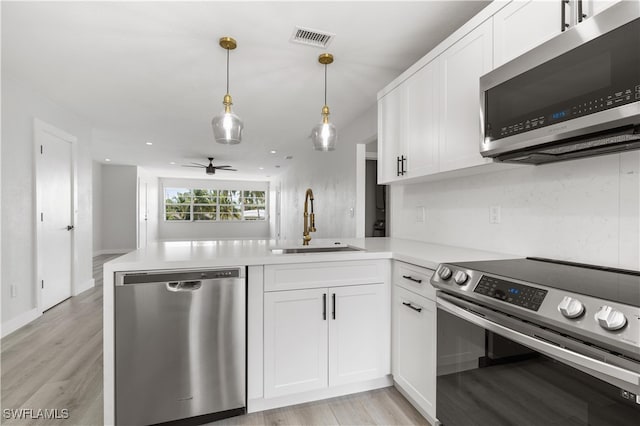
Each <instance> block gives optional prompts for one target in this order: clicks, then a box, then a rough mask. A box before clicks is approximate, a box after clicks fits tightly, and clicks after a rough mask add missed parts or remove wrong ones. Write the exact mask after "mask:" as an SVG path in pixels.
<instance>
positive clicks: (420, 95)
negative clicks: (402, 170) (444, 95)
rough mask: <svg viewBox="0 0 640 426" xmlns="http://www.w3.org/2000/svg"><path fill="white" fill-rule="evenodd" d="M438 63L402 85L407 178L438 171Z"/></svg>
mask: <svg viewBox="0 0 640 426" xmlns="http://www.w3.org/2000/svg"><path fill="white" fill-rule="evenodd" d="M437 72H438V68H437V64H436V62H435V61H434V62H431V63H429V64H427V65H426V66H425V67H423V68H422V69H420V70H419V71H418V72H417V73H415V74H414V75H412V76H411V77H410V78H409V79H407V81H405V82H404V83H403V87H402V88H403V90H404V91H405V98H406V101H405V102H406V103H405V105H406V106H405V109H404V114H405V117H406V127H405V140H406V142H405V143H406V154H405V155H406V157H407V161H406V170H407V174H406V177H416V176H424V175H429V174H432V173H437V172H438V138H439V137H440V135H439V129H438V125H439V119H440V117H439V114H438V106H437V100H438V99H437V98H438V92H437V87H438V85H437V83H438V79H437Z"/></svg>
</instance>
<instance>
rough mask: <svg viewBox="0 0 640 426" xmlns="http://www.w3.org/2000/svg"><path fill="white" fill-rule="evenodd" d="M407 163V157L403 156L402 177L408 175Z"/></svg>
mask: <svg viewBox="0 0 640 426" xmlns="http://www.w3.org/2000/svg"><path fill="white" fill-rule="evenodd" d="M406 161H407V157H405V156H404V155H403V156H402V173H401V174H402V176H404V174H405V173H407V168H406V167H405V164H406Z"/></svg>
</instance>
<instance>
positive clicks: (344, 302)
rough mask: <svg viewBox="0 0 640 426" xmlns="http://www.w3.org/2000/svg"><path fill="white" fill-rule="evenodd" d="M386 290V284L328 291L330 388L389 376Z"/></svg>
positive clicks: (335, 288)
mask: <svg viewBox="0 0 640 426" xmlns="http://www.w3.org/2000/svg"><path fill="white" fill-rule="evenodd" d="M385 289H387V287H386V286H385V285H384V284H368V285H359V286H349V287H334V288H330V289H329V294H330V300H329V316H328V317H329V386H339V385H344V384H347V383H355V382H360V381H363V380H369V379H375V378H378V377H383V376H385V375H386V374H389V373H390V337H389V335H390V322H391V321H390V315H389V299H388V296H387V294H386V291H385ZM334 299H335V303H334ZM385 301H386V303H385ZM334 314H335V315H334Z"/></svg>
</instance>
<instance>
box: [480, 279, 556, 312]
mask: <svg viewBox="0 0 640 426" xmlns="http://www.w3.org/2000/svg"><path fill="white" fill-rule="evenodd" d="M473 291H474V292H475V293H480V294H482V295H485V296H489V297H493V298H494V299H498V300H502V301H503V302H507V303H510V304H512V305H516V306H520V307H522V308H526V309H531V310H532V311H537V310H538V309H540V305H542V301H543V300H544V298H545V296H546V295H547V290H542V289H539V288H536V287H531V286H527V285H523V284H518V283H514V282H510V281H506V280H501V279H500V278H495V277H490V276H487V275H482V276H481V277H480V280H479V281H478V285H476V287H475V289H474V290H473Z"/></svg>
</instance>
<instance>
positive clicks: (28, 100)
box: [1, 72, 93, 333]
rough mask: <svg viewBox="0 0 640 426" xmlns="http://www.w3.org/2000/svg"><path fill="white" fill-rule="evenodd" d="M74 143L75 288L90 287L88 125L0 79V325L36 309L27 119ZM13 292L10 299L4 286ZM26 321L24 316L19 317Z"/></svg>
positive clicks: (5, 77) (12, 81) (14, 82)
mask: <svg viewBox="0 0 640 426" xmlns="http://www.w3.org/2000/svg"><path fill="white" fill-rule="evenodd" d="M34 118H38V119H40V120H42V121H44V122H46V123H48V124H51V125H53V126H55V127H58V128H60V129H61V130H63V131H65V132H67V133H69V134H71V135H73V136H75V137H77V138H78V145H77V162H78V182H77V186H78V192H77V195H78V203H77V206H78V210H77V212H76V218H77V219H76V220H77V221H76V223H75V230H74V232H75V238H76V254H75V256H76V259H77V263H76V265H75V267H74V277H75V280H76V288H86V287H87V286H89V285H91V283H92V276H93V272H92V244H93V243H92V234H93V229H92V228H93V225H92V184H91V180H92V173H91V152H90V150H91V127H90V126H89V124H88V123H87V122H86V121H85V120H83V119H82V118H80V117H78V116H77V115H75V114H73V113H72V112H70V111H68V110H66V109H65V108H63V107H61V106H59V105H57V104H55V103H54V102H52V101H51V100H49V99H47V98H46V97H44V96H42V95H40V94H38V93H36V92H35V91H33V90H32V89H30V88H28V86H26V85H23V84H22V83H20V82H19V80H18V79H15V78H11V77H10V76H8V75H7V73H5V72H3V73H2V155H1V158H2V179H1V181H2V194H1V197H2V206H3V208H2V230H3V232H2V325H3V333H4V330H5V329H6V328H7V327H11V326H13V325H16V324H17V322H20V319H21V318H25V319H27V317H29V315H31V314H30V313H33V312H34V310H36V309H37V300H36V294H37V293H36V292H37V291H39V290H38V288H39V287H38V286H37V285H36V281H37V278H36V276H35V262H34V259H35V252H36V250H35V229H34V223H35V221H34V215H35V193H34V188H35V182H34V142H33V119H34ZM11 284H15V285H16V286H17V297H15V298H11V296H10V285H11ZM25 315H26V316H25Z"/></svg>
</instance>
